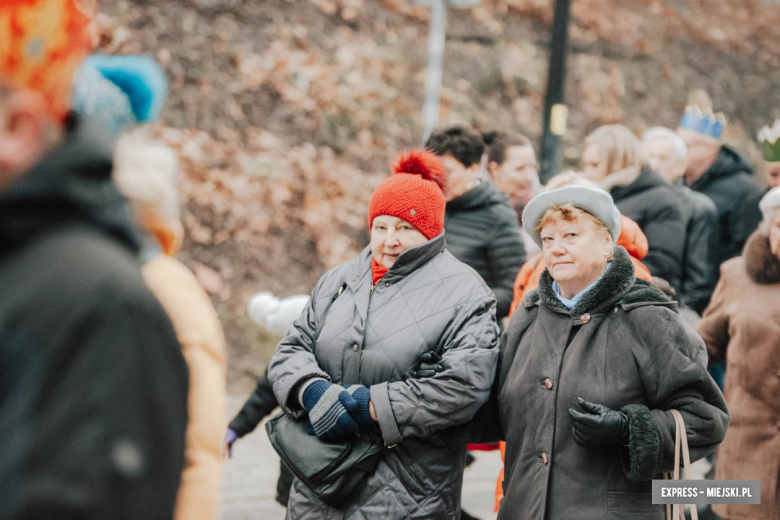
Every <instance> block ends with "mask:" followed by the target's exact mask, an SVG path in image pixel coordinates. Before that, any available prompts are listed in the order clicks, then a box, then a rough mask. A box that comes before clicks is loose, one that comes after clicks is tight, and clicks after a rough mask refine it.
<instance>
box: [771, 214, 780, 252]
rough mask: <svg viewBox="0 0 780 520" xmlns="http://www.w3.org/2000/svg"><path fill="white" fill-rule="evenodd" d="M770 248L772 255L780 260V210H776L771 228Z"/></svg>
mask: <svg viewBox="0 0 780 520" xmlns="http://www.w3.org/2000/svg"><path fill="white" fill-rule="evenodd" d="M769 247H770V249H771V250H772V254H773V255H775V256H776V257H777V258H780V210H775V216H774V217H773V218H772V224H771V225H770V227H769Z"/></svg>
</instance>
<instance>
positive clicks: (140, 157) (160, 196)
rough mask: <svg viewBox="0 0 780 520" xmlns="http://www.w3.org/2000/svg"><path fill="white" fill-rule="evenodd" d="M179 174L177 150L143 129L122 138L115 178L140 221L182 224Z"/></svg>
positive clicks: (118, 143) (115, 155)
mask: <svg viewBox="0 0 780 520" xmlns="http://www.w3.org/2000/svg"><path fill="white" fill-rule="evenodd" d="M179 177H180V170H179V160H178V156H177V154H176V152H175V151H174V150H173V149H171V148H170V147H168V146H166V145H164V144H162V143H159V142H155V141H152V140H151V139H149V138H148V137H147V135H146V133H145V132H144V129H143V128H141V129H138V130H135V131H133V132H129V133H126V134H124V135H123V136H122V137H120V139H119V141H118V142H117V146H116V151H115V152H114V181H115V182H116V184H117V186H118V187H119V191H121V192H122V194H123V195H124V196H125V197H127V199H128V200H129V201H130V204H131V206H132V209H133V216H134V218H135V220H136V221H137V222H138V223H139V224H147V225H148V224H149V223H150V222H157V223H159V224H163V225H168V226H171V228H173V226H176V225H178V223H179V218H180V207H179V205H180V198H179V186H178V184H179Z"/></svg>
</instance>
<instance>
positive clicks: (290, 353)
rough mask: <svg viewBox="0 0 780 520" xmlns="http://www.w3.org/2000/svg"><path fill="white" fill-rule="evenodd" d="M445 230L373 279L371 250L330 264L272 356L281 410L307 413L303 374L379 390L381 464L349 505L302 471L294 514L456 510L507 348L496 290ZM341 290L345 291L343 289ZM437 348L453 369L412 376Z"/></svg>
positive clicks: (400, 514)
mask: <svg viewBox="0 0 780 520" xmlns="http://www.w3.org/2000/svg"><path fill="white" fill-rule="evenodd" d="M445 245H446V242H445V239H444V233H442V234H441V235H439V236H437V237H435V238H433V239H431V240H430V241H429V242H426V243H425V244H421V245H419V246H415V247H413V248H410V249H408V250H406V251H404V252H403V253H402V254H401V255H400V256H399V257H398V259H397V260H396V262H395V264H393V266H392V267H391V268H390V270H388V271H387V273H386V274H385V275H384V277H383V278H382V279H381V280H379V282H378V283H377V284H376V285H375V286H374V285H373V279H372V271H371V249H370V247H367V248H366V249H365V250H364V251H363V252H362V253H361V254H360V256H359V257H358V258H356V259H355V260H353V261H351V262H348V263H346V264H343V265H341V266H339V267H336V268H335V269H333V270H331V271H329V272H328V273H326V274H325V275H324V276H323V277H322V278H321V279H320V281H319V282H318V283H317V285H316V287H315V288H314V291H313V293H312V297H311V300H310V301H309V303H308V305H307V306H306V308H305V309H304V311H303V313H302V314H301V316H300V318H298V320H296V321H295V324H294V325H293V327H292V328H291V329H290V332H289V333H288V335H287V336H285V337H284V338H283V339H282V340H281V342H280V343H279V345H278V346H277V347H276V352H275V353H274V355H273V358H272V359H271V363H270V368H269V371H268V378H269V379H270V381H271V384H272V385H273V389H274V392H275V394H276V398H277V400H278V402H279V403H280V404H281V405H282V407H283V409H284V411H285V412H286V413H288V414H292V415H294V416H301V415H302V414H304V413H305V411H304V410H303V409H302V408H301V407H300V404H299V402H298V392H297V389H299V388H300V386H299V385H300V384H301V383H303V382H305V381H307V380H308V379H311V378H314V377H321V378H325V379H328V380H330V381H333V382H334V383H338V384H341V385H345V386H346V385H351V384H362V385H364V386H366V387H368V388H369V389H370V392H371V402H372V403H373V405H374V409H375V411H376V415H377V418H378V420H379V422H378V424H379V428H380V430H381V434H382V438H383V440H384V444H385V446H388V447H389V448H388V449H386V450H384V451H383V452H381V453H382V454H381V457H380V459H379V462H378V465H377V468H376V470H375V471H374V474H373V475H372V476H371V477H369V478H368V479H366V481H365V482H364V483H363V484H362V486H361V487H360V489H359V490H357V492H356V493H355V496H354V497H351V499H350V500H349V501H348V502H347V503H345V504H344V505H343V506H342V507H341V508H331V507H328V506H326V505H324V504H323V503H322V502H320V501H319V500H318V499H317V498H316V497H315V496H314V495H313V494H312V493H311V491H309V490H308V489H307V488H306V487H305V486H303V485H302V484H301V483H300V481H298V480H296V481H295V482H294V484H293V488H292V491H291V492H290V501H289V503H288V508H287V518H288V519H310V518H322V519H339V520H358V519H359V520H373V519H378V518H381V519H387V520H393V519H398V520H401V519H405V520H415V519H423V518H425V519H434V518H435V519H457V518H460V492H461V484H462V481H463V467H464V460H465V455H466V438H467V437H468V431H467V430H466V429H465V426H461V425H465V423H466V422H467V421H468V420H469V419H471V418H472V417H473V416H474V414H475V413H476V412H477V410H479V408H480V407H481V406H482V405H483V404H484V403H485V401H487V398H488V395H489V393H490V386H491V385H492V383H493V378H494V376H495V368H496V358H497V356H498V348H497V347H498V345H497V343H498V337H497V335H498V327H497V326H496V321H495V298H494V297H493V295H492V294H491V292H490V290H489V289H488V287H487V286H486V285H485V283H484V282H483V281H482V279H481V278H480V277H479V276H478V275H477V273H476V272H474V270H473V269H471V268H470V267H468V266H467V265H465V264H463V263H461V262H459V261H458V260H456V259H455V257H454V256H452V254H450V253H449V252H448V251H446V250H445ZM341 288H343V291H342V290H340V289H341ZM430 350H434V351H436V352H438V353H439V354H440V355H441V357H442V361H441V365H442V366H443V368H444V370H443V371H442V372H439V373H437V374H436V375H435V376H434V377H431V378H421V379H416V378H414V377H413V376H414V372H415V370H416V369H417V367H418V365H419V359H420V356H422V355H423V354H424V353H426V352H428V351H430Z"/></svg>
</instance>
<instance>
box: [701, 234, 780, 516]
mask: <svg viewBox="0 0 780 520" xmlns="http://www.w3.org/2000/svg"><path fill="white" fill-rule="evenodd" d="M698 332H699V334H701V336H702V338H704V342H705V343H706V345H707V350H708V352H709V355H710V360H711V361H713V362H717V361H723V359H724V358H725V360H726V382H725V389H724V393H725V395H726V402H727V403H728V406H729V410H731V425H730V426H729V429H728V432H727V433H726V438H725V440H724V441H723V443H722V444H721V446H720V452H719V456H718V467H717V468H716V473H715V478H717V479H751V480H755V479H761V504H760V505H716V506H713V510H714V511H715V512H716V513H717V514H718V515H720V516H722V517H723V518H727V519H729V520H734V519H748V518H749V519H750V520H777V519H778V513H777V512H778V503H777V496H778V473H780V259H778V258H777V257H776V256H774V255H773V254H772V253H771V251H770V249H769V241H768V240H767V238H766V237H765V236H763V235H761V234H760V233H759V232H756V233H754V234H753V235H752V236H751V237H750V239H749V240H748V242H747V244H746V245H745V250H744V252H743V254H742V256H740V257H737V258H734V259H732V260H729V261H728V262H726V263H725V264H723V265H722V266H721V275H720V282H719V283H718V286H717V288H716V289H715V293H714V294H713V296H712V302H711V303H710V306H709V307H708V308H707V310H706V311H705V312H704V317H703V318H702V320H701V323H699V326H698Z"/></svg>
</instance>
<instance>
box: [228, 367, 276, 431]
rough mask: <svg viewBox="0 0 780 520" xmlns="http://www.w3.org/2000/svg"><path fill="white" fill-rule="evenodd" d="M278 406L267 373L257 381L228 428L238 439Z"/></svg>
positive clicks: (255, 426)
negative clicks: (253, 389)
mask: <svg viewBox="0 0 780 520" xmlns="http://www.w3.org/2000/svg"><path fill="white" fill-rule="evenodd" d="M277 406H279V403H277V402H276V396H275V395H274V389H273V387H272V386H271V382H270V381H269V380H268V371H267V370H266V372H265V374H264V375H263V377H261V378H260V379H259V380H258V381H257V387H255V391H254V392H252V395H251V396H249V399H247V401H246V402H245V403H244V406H243V407H242V408H241V411H239V412H238V414H237V415H236V416H235V418H233V420H232V421H230V428H231V429H232V430H233V431H234V432H236V433H237V434H238V436H239V437H243V436H244V435H246V434H248V433H250V432H251V431H252V430H254V429H255V428H257V425H258V424H260V422H261V421H262V420H263V419H264V418H265V417H266V416H268V415H269V414H270V413H271V412H273V411H274V409H275V408H276V407H277Z"/></svg>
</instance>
